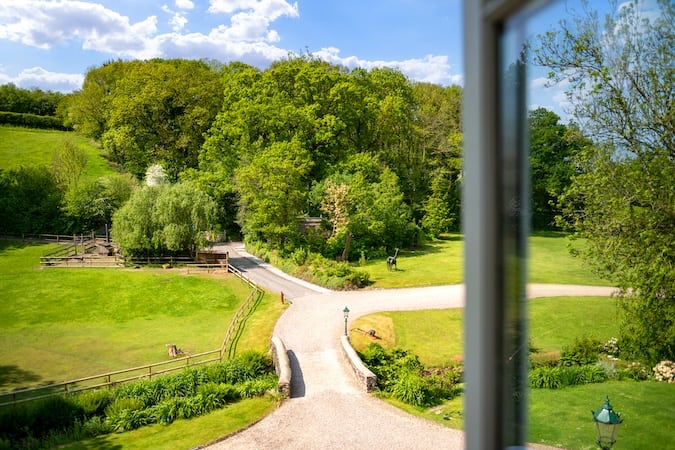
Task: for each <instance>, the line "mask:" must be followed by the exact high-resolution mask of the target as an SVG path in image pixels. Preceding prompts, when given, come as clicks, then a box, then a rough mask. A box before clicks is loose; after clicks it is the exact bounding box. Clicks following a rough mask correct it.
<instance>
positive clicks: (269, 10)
mask: <svg viewBox="0 0 675 450" xmlns="http://www.w3.org/2000/svg"><path fill="white" fill-rule="evenodd" d="M210 4H211V6H209V12H210V13H212V14H218V13H225V14H232V13H235V12H237V11H245V12H246V13H250V14H253V15H256V16H261V17H264V18H265V19H267V20H268V21H270V22H272V21H274V20H276V19H278V18H279V17H281V16H288V17H299V16H300V13H299V12H298V4H297V2H296V3H293V4H290V3H288V2H287V1H285V0H211V2H210Z"/></svg>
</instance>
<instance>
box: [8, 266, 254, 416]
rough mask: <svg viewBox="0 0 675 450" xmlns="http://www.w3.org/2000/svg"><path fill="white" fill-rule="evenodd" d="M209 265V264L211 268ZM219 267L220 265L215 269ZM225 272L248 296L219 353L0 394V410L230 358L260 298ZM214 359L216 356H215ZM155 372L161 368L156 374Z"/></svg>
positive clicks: (251, 283)
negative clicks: (247, 292) (247, 291)
mask: <svg viewBox="0 0 675 450" xmlns="http://www.w3.org/2000/svg"><path fill="white" fill-rule="evenodd" d="M212 265H213V264H212ZM218 266H219V267H221V265H220V264H219V265H218ZM227 270H228V272H230V273H232V274H234V275H235V276H236V277H237V278H239V279H241V280H242V281H244V282H245V283H246V284H248V285H249V286H250V287H251V292H250V293H249V295H248V297H247V298H246V300H244V302H243V303H242V304H241V306H240V307H239V309H237V312H236V313H235V314H234V317H233V318H232V320H231V321H230V325H229V327H228V329H227V332H226V333H225V338H224V339H223V343H222V345H221V346H220V348H219V349H216V350H210V351H207V352H202V353H198V354H195V355H186V356H183V357H179V358H175V359H171V360H168V361H162V362H158V363H153V364H147V365H144V366H139V367H132V368H130V369H122V370H116V371H112V372H106V373H103V374H100V375H93V376H88V377H83V378H77V379H74V380H69V381H64V382H62V383H54V384H49V385H44V386H36V387H32V388H27V389H20V390H16V391H12V392H7V393H2V394H0V407H2V406H9V405H15V404H18V403H24V402H29V401H33V400H38V399H41V398H46V397H51V396H54V395H61V394H73V393H76V392H81V391H86V390H90V389H98V388H102V387H109V386H115V385H118V384H121V383H126V382H129V381H133V380H138V379H141V378H152V377H153V376H159V375H162V374H165V373H168V372H173V371H175V370H181V369H185V368H187V367H193V366H198V365H202V364H209V363H213V362H216V361H222V360H223V359H225V358H232V357H233V356H234V355H235V352H236V345H237V342H238V340H239V337H240V336H241V333H242V332H243V329H244V326H245V324H246V320H247V319H248V317H250V315H251V314H253V312H254V311H255V308H256V307H257V305H258V303H259V302H260V300H261V299H262V296H263V294H264V292H263V290H262V289H260V287H258V285H257V284H256V283H255V282H254V281H253V280H251V279H250V278H248V277H246V276H245V275H244V274H242V273H241V271H240V270H238V269H237V268H236V267H234V266H231V265H230V264H229V263H228V264H227ZM215 355H217V356H215ZM157 368H161V369H160V370H157Z"/></svg>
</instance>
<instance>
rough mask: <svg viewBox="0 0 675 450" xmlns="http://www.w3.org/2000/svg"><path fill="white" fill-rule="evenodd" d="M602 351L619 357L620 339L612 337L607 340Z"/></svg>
mask: <svg viewBox="0 0 675 450" xmlns="http://www.w3.org/2000/svg"><path fill="white" fill-rule="evenodd" d="M602 353H605V354H607V355H609V356H613V357H615V358H616V357H618V356H619V340H618V339H617V338H615V337H612V338H610V339H609V340H608V341H607V342H605V343H604V344H603V345H602Z"/></svg>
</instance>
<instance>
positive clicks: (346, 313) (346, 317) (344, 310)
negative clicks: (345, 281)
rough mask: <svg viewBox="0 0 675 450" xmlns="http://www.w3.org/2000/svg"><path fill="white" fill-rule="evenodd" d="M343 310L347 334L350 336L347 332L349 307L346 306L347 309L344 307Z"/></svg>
mask: <svg viewBox="0 0 675 450" xmlns="http://www.w3.org/2000/svg"><path fill="white" fill-rule="evenodd" d="M342 312H343V313H344V315H345V336H349V335H348V334H347V319H348V318H349V308H347V307H346V306H345V309H343V310H342Z"/></svg>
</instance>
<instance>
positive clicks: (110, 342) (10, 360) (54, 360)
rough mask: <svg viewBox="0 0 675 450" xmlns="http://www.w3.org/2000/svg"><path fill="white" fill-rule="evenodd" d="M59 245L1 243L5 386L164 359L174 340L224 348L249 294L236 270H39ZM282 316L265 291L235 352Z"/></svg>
mask: <svg viewBox="0 0 675 450" xmlns="http://www.w3.org/2000/svg"><path fill="white" fill-rule="evenodd" d="M55 245H57V244H52V245H31V244H24V243H11V242H2V241H0V329H2V334H0V346H1V347H2V348H4V349H11V350H10V351H5V352H4V353H3V358H2V364H1V365H0V391H8V390H11V389H14V388H17V387H23V386H27V385H39V384H46V383H49V382H60V381H65V380H68V379H73V378H77V377H82V376H89V375H96V374H98V373H103V372H107V371H112V370H117V369H126V368H129V367H135V366H139V365H144V364H149V363H153V362H160V361H164V360H167V359H168V356H167V350H166V344H168V343H175V344H177V345H178V347H179V348H181V349H182V350H183V351H185V352H189V353H192V354H195V353H199V352H204V351H209V350H215V349H218V348H220V345H221V343H222V340H223V338H224V337H225V332H226V331H227V328H228V326H229V324H230V321H231V319H232V317H233V315H234V313H235V312H236V310H237V308H238V307H239V305H240V304H241V302H242V301H243V300H244V299H245V298H246V296H247V295H248V293H249V287H248V286H247V285H246V284H245V283H243V282H241V281H240V280H239V279H237V278H234V277H233V276H225V275H201V274H196V275H185V274H183V273H182V272H180V271H179V270H176V269H171V270H163V269H142V270H134V269H129V270H120V269H60V268H52V269H41V268H39V257H40V255H42V254H44V253H46V252H47V251H48V250H49V249H51V248H53V247H54V246H55ZM281 312H282V309H281V306H279V302H275V301H272V298H271V296H270V295H266V296H265V297H264V298H263V301H262V302H261V305H260V306H259V307H258V310H257V312H256V314H254V316H253V317H252V318H251V319H250V322H249V327H248V329H247V333H245V335H244V336H242V338H241V340H240V341H239V347H238V348H244V346H245V347H246V348H250V349H255V350H260V351H265V350H267V347H268V342H269V338H270V336H271V333H272V328H273V327H274V323H275V322H276V318H277V317H278V316H279V314H281ZM253 327H255V328H253ZM253 330H255V332H254V331H253Z"/></svg>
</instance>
